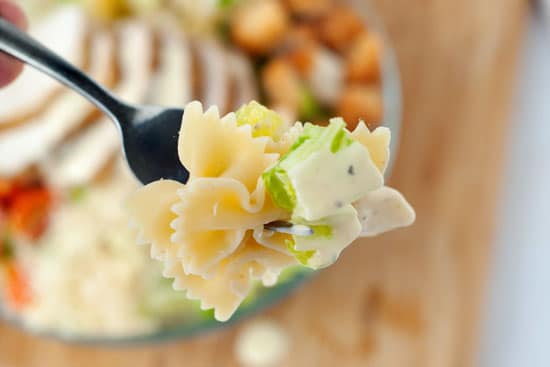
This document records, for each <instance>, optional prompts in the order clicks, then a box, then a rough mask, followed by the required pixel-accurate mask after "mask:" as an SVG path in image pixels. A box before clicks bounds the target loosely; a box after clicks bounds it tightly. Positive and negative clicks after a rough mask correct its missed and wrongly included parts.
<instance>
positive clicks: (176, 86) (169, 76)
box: [147, 33, 193, 107]
mask: <svg viewBox="0 0 550 367" xmlns="http://www.w3.org/2000/svg"><path fill="white" fill-rule="evenodd" d="M159 52H160V55H159V59H160V60H159V62H160V65H159V69H158V71H157V72H156V73H155V76H154V80H153V83H152V85H151V88H150V90H149V97H148V98H147V99H148V102H149V103H151V104H154V105H161V106H168V107H178V106H183V105H185V104H186V103H188V102H190V101H191V99H192V98H193V85H192V76H191V73H192V70H191V69H192V66H191V63H192V57H191V49H190V46H189V43H188V41H187V40H186V39H185V38H184V37H182V36H177V35H174V34H168V33H164V34H163V35H162V36H161V46H160V51H159Z"/></svg>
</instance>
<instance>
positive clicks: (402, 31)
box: [0, 0, 528, 367]
mask: <svg viewBox="0 0 550 367" xmlns="http://www.w3.org/2000/svg"><path fill="white" fill-rule="evenodd" d="M375 3H376V4H377V5H378V9H379V10H380V13H381V15H382V18H383V20H384V21H385V23H386V25H387V28H388V30H389V34H390V37H391V39H392V40H393V42H394V44H395V47H396V49H397V54H398V59H399V65H400V68H401V72H402V77H403V87H404V101H405V103H404V119H403V120H404V121H403V124H404V128H403V139H402V143H401V148H400V153H399V156H398V160H397V165H396V167H395V171H394V175H393V178H392V180H391V184H392V185H393V186H395V187H397V188H398V189H400V190H402V191H403V192H404V194H405V195H406V196H407V197H408V198H409V199H410V201H411V203H412V204H413V205H414V206H415V207H416V210H417V216H418V219H417V222H416V224H415V225H414V226H413V227H411V228H409V229H406V230H400V231H397V232H394V233H390V234H387V235H384V236H382V237H380V238H376V239H369V240H364V241H361V243H358V244H356V245H354V246H353V247H352V248H350V249H349V250H348V251H346V252H345V253H344V255H343V256H342V257H341V259H340V260H339V262H338V263H337V264H336V265H335V266H333V267H331V268H329V269H327V270H325V271H322V272H321V273H320V274H319V276H317V277H316V278H315V279H314V280H312V281H311V282H309V283H308V284H306V285H305V286H304V287H303V288H302V289H301V290H300V291H299V292H297V293H295V294H294V295H292V296H290V297H289V298H287V299H286V300H285V301H283V302H282V303H281V304H279V305H277V306H276V307H274V308H272V309H271V310H268V311H266V312H264V313H263V314H261V315H260V316H259V317H268V318H271V319H274V320H277V321H278V322H279V323H280V324H281V325H282V326H283V327H284V329H285V330H286V332H287V333H288V336H289V338H290V340H291V342H292V349H291V351H290V353H289V355H288V356H287V358H286V359H285V361H284V363H282V364H281V366H383V367H392V366H396V367H403V366H407V367H432V366H433V367H442V366H453V367H454V366H468V365H470V364H471V361H472V359H473V358H472V357H473V354H474V352H475V345H476V335H477V327H476V325H477V321H478V316H479V310H480V305H481V302H482V300H483V294H484V289H485V279H486V273H487V268H488V260H489V258H490V257H489V255H490V249H491V240H492V237H493V228H494V224H493V216H494V215H493V214H494V210H495V199H496V197H497V194H498V191H499V188H500V179H501V168H502V163H503V162H502V161H503V146H504V144H505V136H506V120H507V117H508V111H509V105H510V99H511V92H512V90H513V84H514V75H515V69H516V62H517V59H518V50H519V44H520V40H521V38H522V34H523V28H524V27H523V26H524V23H525V20H526V13H527V6H528V3H527V1H524V0H484V1H479V0H416V1H410V0H378V1H375ZM240 327H241V326H237V327H234V328H230V329H228V330H225V331H222V332H216V333H213V334H209V335H206V336H203V337H200V338H198V339H196V340H194V341H190V342H175V343H170V344H163V345H158V346H147V347H135V348H124V349H104V348H93V347H74V346H67V345H64V344H61V343H58V342H52V341H48V340H40V339H36V338H34V337H30V336H28V335H25V334H23V333H22V332H20V331H17V330H14V329H12V328H11V327H8V326H0V366H1V367H11V366H14V367H18V366H41V367H42V366H56V367H64V366H67V367H69V366H79V367H80V366H82V367H85V366H94V367H96V366H117V367H120V366H132V367H139V366H143V367H153V366H188V367H191V366H200V367H203V366H218V367H219V366H237V365H238V363H237V362H236V359H235V355H234V353H233V344H234V339H235V336H236V334H237V333H238V331H239V329H240Z"/></svg>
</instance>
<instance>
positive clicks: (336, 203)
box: [334, 200, 344, 208]
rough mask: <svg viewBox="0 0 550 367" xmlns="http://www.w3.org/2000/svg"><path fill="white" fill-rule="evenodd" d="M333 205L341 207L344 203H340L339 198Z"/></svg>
mask: <svg viewBox="0 0 550 367" xmlns="http://www.w3.org/2000/svg"><path fill="white" fill-rule="evenodd" d="M334 205H335V206H336V207H337V208H341V207H343V206H344V203H342V202H341V201H340V200H338V201H337V202H335V203H334Z"/></svg>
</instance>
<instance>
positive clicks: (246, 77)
mask: <svg viewBox="0 0 550 367" xmlns="http://www.w3.org/2000/svg"><path fill="white" fill-rule="evenodd" d="M226 56H227V64H228V65H229V74H230V76H231V78H232V80H233V83H232V86H231V87H232V88H233V90H232V91H230V92H231V94H232V95H233V98H232V99H231V100H232V101H231V105H230V106H229V107H228V108H229V109H230V110H231V111H236V110H238V109H239V107H241V106H242V105H243V104H245V103H248V102H250V101H252V100H254V99H257V98H258V88H257V86H256V81H255V78H254V73H253V70H252V64H251V63H250V61H249V60H248V59H247V58H246V57H244V56H243V55H241V54H240V53H238V52H236V51H231V50H228V51H227V55H226Z"/></svg>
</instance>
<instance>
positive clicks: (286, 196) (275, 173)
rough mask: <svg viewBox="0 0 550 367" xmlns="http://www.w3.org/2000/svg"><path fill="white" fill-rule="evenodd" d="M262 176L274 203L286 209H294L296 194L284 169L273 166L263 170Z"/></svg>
mask: <svg viewBox="0 0 550 367" xmlns="http://www.w3.org/2000/svg"><path fill="white" fill-rule="evenodd" d="M262 178H263V180H264V183H265V186H266V187H267V190H268V191H269V195H270V196H271V199H272V200H273V202H274V203H275V205H277V206H278V207H279V208H283V209H286V210H288V211H292V210H294V207H295V206H296V194H295V192H294V189H293V188H292V184H291V182H290V179H289V178H288V175H287V173H286V171H284V170H283V169H280V168H277V167H274V168H273V169H270V170H269V171H267V172H264V173H263V174H262Z"/></svg>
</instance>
